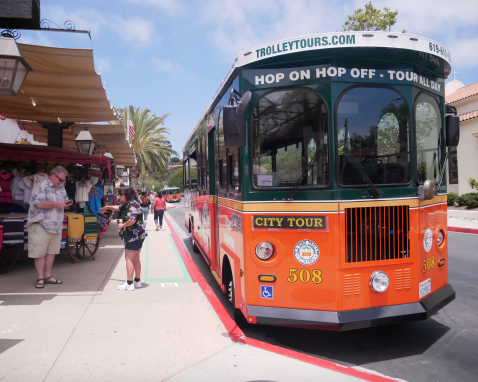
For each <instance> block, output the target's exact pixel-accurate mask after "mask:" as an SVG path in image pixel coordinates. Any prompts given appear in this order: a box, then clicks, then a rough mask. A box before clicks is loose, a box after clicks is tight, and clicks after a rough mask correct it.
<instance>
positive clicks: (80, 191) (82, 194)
mask: <svg viewBox="0 0 478 382" xmlns="http://www.w3.org/2000/svg"><path fill="white" fill-rule="evenodd" d="M90 190H91V182H90V181H89V180H87V181H86V182H84V183H81V182H76V194H75V200H76V201H77V202H88V201H89V200H90V196H89V193H90Z"/></svg>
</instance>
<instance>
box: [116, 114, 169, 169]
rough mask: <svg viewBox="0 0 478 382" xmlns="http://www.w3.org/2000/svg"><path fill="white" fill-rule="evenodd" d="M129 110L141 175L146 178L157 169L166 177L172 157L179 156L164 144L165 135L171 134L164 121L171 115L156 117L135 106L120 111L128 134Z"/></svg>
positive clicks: (134, 146)
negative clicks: (147, 174) (167, 167)
mask: <svg viewBox="0 0 478 382" xmlns="http://www.w3.org/2000/svg"><path fill="white" fill-rule="evenodd" d="M128 109H129V118H130V120H131V122H132V123H133V126H134V129H135V131H136V134H135V135H134V137H133V139H132V140H131V146H132V148H133V151H134V155H135V157H136V161H137V167H138V171H139V173H140V174H141V176H143V177H145V176H146V173H147V172H149V173H152V172H154V171H155V169H156V168H157V169H158V171H159V173H160V174H161V175H162V176H164V175H165V173H166V166H167V164H168V162H169V159H170V157H171V155H172V154H175V155H177V153H176V151H174V150H173V149H171V147H169V146H168V145H166V144H165V143H164V142H165V141H166V142H167V140H166V136H165V134H169V129H168V128H167V127H165V126H161V125H164V120H165V119H166V118H167V117H169V116H170V115H171V113H168V114H165V115H163V116H162V117H156V115H155V114H154V113H152V112H151V111H150V110H148V109H143V110H141V109H140V108H134V107H133V106H129V107H128V108H124V109H118V111H119V113H120V114H121V115H122V116H123V121H122V123H123V125H124V127H125V130H126V132H127V131H128V117H127V111H128Z"/></svg>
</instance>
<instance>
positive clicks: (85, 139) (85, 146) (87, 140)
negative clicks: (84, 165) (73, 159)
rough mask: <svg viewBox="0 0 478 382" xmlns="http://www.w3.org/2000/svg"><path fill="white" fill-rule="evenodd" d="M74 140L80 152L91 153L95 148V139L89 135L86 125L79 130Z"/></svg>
mask: <svg viewBox="0 0 478 382" xmlns="http://www.w3.org/2000/svg"><path fill="white" fill-rule="evenodd" d="M75 142H76V144H77V145H78V151H79V152H80V153H81V154H85V155H92V154H93V151H95V148H96V141H95V140H94V139H93V137H92V136H91V133H90V131H89V130H88V127H85V130H82V131H80V134H78V136H77V137H76V138H75Z"/></svg>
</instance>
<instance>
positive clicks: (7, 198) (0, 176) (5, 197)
mask: <svg viewBox="0 0 478 382" xmlns="http://www.w3.org/2000/svg"><path fill="white" fill-rule="evenodd" d="M13 178H15V177H14V176H13V174H12V173H11V172H6V171H5V172H0V187H1V188H2V191H0V203H13V198H12V191H11V189H10V185H11V183H12V182H13Z"/></svg>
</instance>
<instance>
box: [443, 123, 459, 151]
mask: <svg viewBox="0 0 478 382" xmlns="http://www.w3.org/2000/svg"><path fill="white" fill-rule="evenodd" d="M459 142H460V117H458V116H457V115H447V116H446V146H447V147H455V146H458V143H459Z"/></svg>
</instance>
